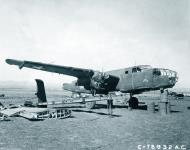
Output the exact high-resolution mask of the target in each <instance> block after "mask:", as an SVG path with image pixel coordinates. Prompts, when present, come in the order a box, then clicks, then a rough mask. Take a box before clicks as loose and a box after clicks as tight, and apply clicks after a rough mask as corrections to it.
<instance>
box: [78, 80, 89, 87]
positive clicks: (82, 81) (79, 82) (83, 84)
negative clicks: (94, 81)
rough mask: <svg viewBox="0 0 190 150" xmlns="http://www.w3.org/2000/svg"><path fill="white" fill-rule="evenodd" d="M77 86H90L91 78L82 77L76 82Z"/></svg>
mask: <svg viewBox="0 0 190 150" xmlns="http://www.w3.org/2000/svg"><path fill="white" fill-rule="evenodd" d="M75 84H76V85H77V86H89V85H90V79H85V78H80V79H78V80H77V81H76V83H75Z"/></svg>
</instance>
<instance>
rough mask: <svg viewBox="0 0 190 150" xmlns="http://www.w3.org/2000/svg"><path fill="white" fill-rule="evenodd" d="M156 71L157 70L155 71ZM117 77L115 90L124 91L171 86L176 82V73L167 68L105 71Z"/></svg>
mask: <svg viewBox="0 0 190 150" xmlns="http://www.w3.org/2000/svg"><path fill="white" fill-rule="evenodd" d="M156 71H157V72H156ZM107 73H109V74H111V75H114V76H117V77H119V79H120V80H119V82H118V84H117V86H116V90H118V91H121V92H124V93H134V94H138V93H142V92H145V91H150V90H159V89H161V88H171V87H173V86H174V85H175V83H176V82H177V73H176V72H175V71H172V70H168V69H159V68H148V69H143V70H141V69H138V67H131V68H126V69H120V70H114V71H109V72H107Z"/></svg>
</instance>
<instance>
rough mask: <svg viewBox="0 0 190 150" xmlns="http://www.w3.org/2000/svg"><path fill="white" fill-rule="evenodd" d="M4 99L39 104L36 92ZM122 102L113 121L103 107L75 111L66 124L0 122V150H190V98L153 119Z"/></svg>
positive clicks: (19, 120) (175, 102)
mask: <svg viewBox="0 0 190 150" xmlns="http://www.w3.org/2000/svg"><path fill="white" fill-rule="evenodd" d="M4 93H5V94H6V97H5V98H2V99H0V102H2V103H4V104H9V103H17V104H20V103H24V101H25V100H28V99H33V98H35V97H34V95H33V93H34V91H22V90H9V91H4ZM61 97H62V93H50V94H49V95H48V97H47V98H49V99H50V98H53V99H59V98H61ZM138 97H139V100H140V101H142V102H145V103H149V102H151V101H154V102H158V101H159V97H152V96H138ZM34 101H35V99H34ZM118 101H119V100H117V101H115V102H114V104H115V105H114V109H113V117H109V116H108V115H107V113H108V111H107V107H106V103H105V102H101V103H99V104H97V105H96V108H95V109H93V110H88V109H86V108H84V107H83V105H75V106H74V107H73V112H72V117H71V118H67V119H62V120H56V119H47V120H44V121H38V122H31V121H28V120H26V119H24V118H11V120H12V121H8V122H0V150H4V149H5V150H7V149H10V150H33V149H34V150H36V149H39V150H46V149H47V150H52V149H56V150H59V149H60V150H83V149H84V150H96V149H97V150H138V149H143V150H147V149H166V148H167V149H177V148H178V149H190V117H189V116H190V109H188V107H190V98H189V97H185V98H184V99H181V100H177V99H174V98H171V100H170V101H171V104H172V107H171V110H172V112H171V114H169V115H160V113H159V112H156V113H151V112H149V111H147V110H146V106H141V107H140V108H139V109H136V110H129V109H128V108H127V106H126V105H124V104H122V103H120V102H118ZM121 101H122V100H121ZM159 146H160V147H159ZM156 147H157V148H156Z"/></svg>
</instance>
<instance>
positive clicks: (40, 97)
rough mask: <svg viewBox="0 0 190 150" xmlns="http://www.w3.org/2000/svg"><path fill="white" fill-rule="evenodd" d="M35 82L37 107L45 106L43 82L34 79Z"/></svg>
mask: <svg viewBox="0 0 190 150" xmlns="http://www.w3.org/2000/svg"><path fill="white" fill-rule="evenodd" d="M35 80H36V84H37V93H36V96H37V97H38V107H47V99H46V92H45V87H44V82H43V81H42V80H40V79H35Z"/></svg>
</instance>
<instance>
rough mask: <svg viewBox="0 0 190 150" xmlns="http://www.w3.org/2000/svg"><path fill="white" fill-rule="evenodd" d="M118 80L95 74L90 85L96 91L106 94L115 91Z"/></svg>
mask: <svg viewBox="0 0 190 150" xmlns="http://www.w3.org/2000/svg"><path fill="white" fill-rule="evenodd" d="M118 82H119V78H118V77H115V76H112V75H108V74H106V73H102V72H95V73H94V75H93V76H92V79H91V82H90V85H91V87H92V88H93V89H95V90H96V91H99V92H100V91H102V92H108V91H111V90H115V88H116V86H117V83H118Z"/></svg>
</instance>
